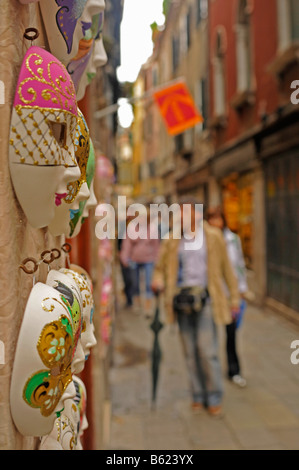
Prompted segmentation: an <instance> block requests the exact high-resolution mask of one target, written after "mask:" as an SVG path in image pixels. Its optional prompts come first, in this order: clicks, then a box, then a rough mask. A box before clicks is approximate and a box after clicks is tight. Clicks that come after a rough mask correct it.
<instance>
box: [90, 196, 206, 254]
mask: <svg viewBox="0 0 299 470" xmlns="http://www.w3.org/2000/svg"><path fill="white" fill-rule="evenodd" d="M193 209H194V210H193ZM116 212H117V217H116ZM95 215H96V217H101V219H100V220H99V221H98V222H97V224H96V227H95V233H96V237H97V238H98V239H99V240H104V239H109V240H115V239H116V237H117V238H119V239H125V238H127V237H128V238H130V239H131V240H136V239H138V238H139V239H147V238H149V239H152V240H153V239H156V240H157V239H159V238H161V239H162V240H164V239H169V238H170V232H171V237H172V238H174V239H178V240H180V239H182V238H184V240H185V246H184V247H185V249H186V250H198V249H199V248H201V247H202V243H203V224H202V221H203V204H194V205H193V208H192V204H191V203H185V204H177V203H174V204H171V205H167V204H165V203H162V204H150V205H149V206H148V207H147V206H145V205H143V204H140V203H133V204H130V205H129V206H128V207H127V198H126V196H118V198H117V208H116V211H115V208H114V206H113V205H112V204H108V203H103V204H99V205H98V206H97V208H96V212H95ZM116 219H117V221H116ZM128 220H129V221H128ZM116 225H117V227H116ZM116 228H117V230H116Z"/></svg>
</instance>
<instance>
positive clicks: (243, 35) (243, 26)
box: [236, 0, 251, 92]
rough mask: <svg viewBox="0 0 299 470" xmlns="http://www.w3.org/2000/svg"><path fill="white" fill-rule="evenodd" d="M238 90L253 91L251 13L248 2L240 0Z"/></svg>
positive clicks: (237, 41)
mask: <svg viewBox="0 0 299 470" xmlns="http://www.w3.org/2000/svg"><path fill="white" fill-rule="evenodd" d="M236 35H237V38H236V39H237V40H236V54H237V88H238V92H243V91H247V90H250V89H251V46H250V13H249V6H248V0H239V5H238V13H237V25H236Z"/></svg>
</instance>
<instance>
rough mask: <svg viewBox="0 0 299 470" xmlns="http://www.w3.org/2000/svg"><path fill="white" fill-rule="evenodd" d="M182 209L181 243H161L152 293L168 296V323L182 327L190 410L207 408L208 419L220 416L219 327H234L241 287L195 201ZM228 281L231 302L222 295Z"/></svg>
mask: <svg viewBox="0 0 299 470" xmlns="http://www.w3.org/2000/svg"><path fill="white" fill-rule="evenodd" d="M180 207H181V230H182V238H181V239H176V238H174V236H172V237H169V239H166V240H163V241H162V242H161V248H160V251H159V256H158V260H157V263H156V264H155V268H154V273H153V281H152V289H153V291H154V292H155V293H159V292H162V291H163V292H164V301H165V311H166V317H167V320H168V322H170V323H173V322H175V321H177V322H178V325H179V331H180V337H181V341H182V345H183V351H184V355H185V358H186V365H187V369H188V373H189V378H190V385H191V394H192V409H193V410H194V411H200V410H202V409H204V408H207V409H208V412H209V413H210V415H212V416H222V398H223V384H222V371H221V365H220V360H219V356H218V340H217V328H216V325H219V324H220V325H223V324H230V323H231V322H232V312H233V313H234V314H236V313H237V312H238V310H239V291H238V283H237V280H236V277H235V275H234V272H233V268H232V266H231V263H230V261H229V259H228V255H227V250H226V246H225V241H224V238H223V235H222V233H221V231H220V230H219V229H217V228H214V227H211V226H210V225H209V224H208V223H207V222H206V221H203V218H202V215H201V213H200V212H199V211H197V210H196V202H195V201H194V200H193V199H191V200H185V202H184V200H183V201H181V203H180ZM190 221H191V223H190ZM195 229H196V231H195ZM198 231H202V244H201V246H199V244H197V246H195V245H194V241H195V240H196V238H197V235H196V234H198V233H200V232H198ZM190 243H193V246H192V248H191V247H190ZM188 247H189V248H191V249H188ZM224 280H225V282H226V284H227V286H228V289H229V293H230V298H229V299H228V298H227V297H226V295H225V293H224V290H223V281H224Z"/></svg>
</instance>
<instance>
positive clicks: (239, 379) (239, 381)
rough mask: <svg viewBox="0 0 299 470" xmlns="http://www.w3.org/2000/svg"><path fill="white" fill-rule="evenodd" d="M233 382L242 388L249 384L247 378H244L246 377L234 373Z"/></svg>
mask: <svg viewBox="0 0 299 470" xmlns="http://www.w3.org/2000/svg"><path fill="white" fill-rule="evenodd" d="M231 380H232V382H233V383H234V384H236V385H238V386H239V387H241V388H244V387H246V385H247V382H246V380H245V379H244V377H242V376H241V375H234V376H233V377H232V378H231Z"/></svg>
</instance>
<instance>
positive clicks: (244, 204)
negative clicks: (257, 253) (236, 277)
mask: <svg viewBox="0 0 299 470" xmlns="http://www.w3.org/2000/svg"><path fill="white" fill-rule="evenodd" d="M222 200H223V210H224V214H225V217H226V220H227V225H228V227H229V229H230V230H232V231H233V232H235V233H237V234H238V235H239V237H240V239H241V243H242V249H243V253H244V259H245V263H246V266H247V268H249V269H251V268H252V243H253V224H252V215H253V183H252V175H251V174H247V175H244V176H239V175H231V176H230V177H229V178H228V179H226V180H224V181H223V182H222Z"/></svg>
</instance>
